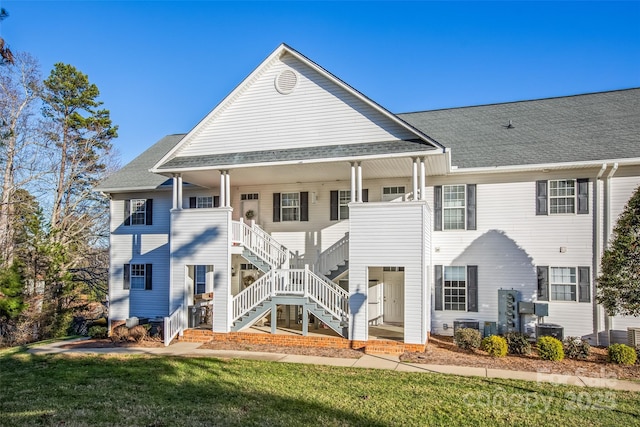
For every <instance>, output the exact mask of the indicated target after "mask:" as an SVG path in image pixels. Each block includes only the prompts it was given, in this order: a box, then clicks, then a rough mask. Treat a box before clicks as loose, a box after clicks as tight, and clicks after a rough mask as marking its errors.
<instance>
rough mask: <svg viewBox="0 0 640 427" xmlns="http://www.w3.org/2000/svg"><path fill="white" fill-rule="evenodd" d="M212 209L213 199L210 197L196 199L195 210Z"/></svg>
mask: <svg viewBox="0 0 640 427" xmlns="http://www.w3.org/2000/svg"><path fill="white" fill-rule="evenodd" d="M212 207H213V197H212V196H198V197H196V208H197V209H204V208H212Z"/></svg>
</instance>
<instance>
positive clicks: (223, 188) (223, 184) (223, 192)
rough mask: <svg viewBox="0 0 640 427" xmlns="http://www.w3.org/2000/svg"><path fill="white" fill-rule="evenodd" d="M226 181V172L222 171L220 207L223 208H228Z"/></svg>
mask: <svg viewBox="0 0 640 427" xmlns="http://www.w3.org/2000/svg"><path fill="white" fill-rule="evenodd" d="M225 181H226V180H225V178H224V171H220V207H221V208H223V207H225V206H226V204H225V199H226V190H227V185H226V182H225Z"/></svg>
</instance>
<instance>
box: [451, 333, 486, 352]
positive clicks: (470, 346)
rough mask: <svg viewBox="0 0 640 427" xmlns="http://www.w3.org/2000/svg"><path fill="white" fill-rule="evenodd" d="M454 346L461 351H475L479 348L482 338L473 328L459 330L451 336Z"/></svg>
mask: <svg viewBox="0 0 640 427" xmlns="http://www.w3.org/2000/svg"><path fill="white" fill-rule="evenodd" d="M453 340H454V342H455V343H456V345H457V346H458V347H459V348H461V349H463V350H475V349H476V348H478V347H480V341H481V340H482V336H481V335H480V331H479V330H477V329H473V328H459V329H458V330H457V331H456V332H455V333H454V334H453Z"/></svg>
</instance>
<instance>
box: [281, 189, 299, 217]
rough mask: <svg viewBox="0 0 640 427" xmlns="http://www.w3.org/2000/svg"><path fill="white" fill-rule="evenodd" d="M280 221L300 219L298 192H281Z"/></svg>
mask: <svg viewBox="0 0 640 427" xmlns="http://www.w3.org/2000/svg"><path fill="white" fill-rule="evenodd" d="M281 203H282V204H281V205H280V206H281V209H282V213H281V218H282V221H299V220H300V193H282V194H281Z"/></svg>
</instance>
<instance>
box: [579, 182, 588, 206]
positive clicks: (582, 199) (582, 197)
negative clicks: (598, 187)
mask: <svg viewBox="0 0 640 427" xmlns="http://www.w3.org/2000/svg"><path fill="white" fill-rule="evenodd" d="M577 184H578V213H579V214H588V213H589V179H588V178H584V179H578V180H577Z"/></svg>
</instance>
